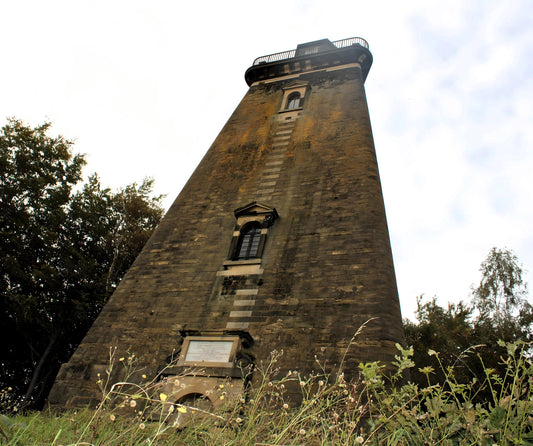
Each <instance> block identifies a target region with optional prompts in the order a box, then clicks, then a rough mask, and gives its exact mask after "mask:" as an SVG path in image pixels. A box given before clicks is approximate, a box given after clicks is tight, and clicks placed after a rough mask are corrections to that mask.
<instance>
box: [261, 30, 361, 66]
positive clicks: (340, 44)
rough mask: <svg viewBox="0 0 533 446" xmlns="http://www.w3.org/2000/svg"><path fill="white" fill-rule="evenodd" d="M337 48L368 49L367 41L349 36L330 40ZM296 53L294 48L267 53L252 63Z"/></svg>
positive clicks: (287, 56) (289, 57)
mask: <svg viewBox="0 0 533 446" xmlns="http://www.w3.org/2000/svg"><path fill="white" fill-rule="evenodd" d="M332 43H333V45H335V46H336V47H337V48H346V47H349V46H352V45H361V46H362V47H363V48H366V49H368V42H367V41H366V40H365V39H363V38H362V37H350V38H348V39H342V40H336V41H335V42H332ZM295 54H296V50H290V51H283V52H281V53H274V54H269V55H268V56H261V57H258V58H257V59H255V60H254V63H253V64H254V65H259V64H262V63H270V62H279V61H280V60H285V59H292V58H294V56H295Z"/></svg>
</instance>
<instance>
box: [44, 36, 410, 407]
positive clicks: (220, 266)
mask: <svg viewBox="0 0 533 446" xmlns="http://www.w3.org/2000/svg"><path fill="white" fill-rule="evenodd" d="M319 43H320V45H322V46H320V47H319V51H318V52H315V53H313V52H312V51H311V52H310V54H309V55H305V54H304V55H298V54H299V53H298V50H297V53H296V56H295V57H291V58H289V59H285V60H281V61H278V62H268V61H267V62H266V63H259V64H257V65H254V66H253V67H251V68H250V69H249V70H248V71H247V73H246V79H247V82H248V83H249V85H250V89H249V91H248V93H247V94H246V96H245V97H244V98H243V100H242V101H241V103H240V104H239V106H238V107H237V109H236V110H235V111H234V113H233V114H232V116H231V117H230V119H229V121H228V122H227V124H226V125H225V126H224V128H223V129H222V131H221V132H220V134H219V135H218V137H217V138H216V140H215V142H214V143H213V145H212V146H211V148H210V149H209V151H208V152H207V154H206V155H205V157H204V159H203V160H202V162H201V163H200V164H199V166H198V167H197V169H196V171H195V172H194V173H193V175H192V176H191V178H190V179H189V181H188V182H187V184H186V186H185V187H184V189H183V190H182V192H181V193H180V195H179V196H178V198H177V199H176V201H175V202H174V204H173V205H172V207H171V208H170V210H169V211H168V213H167V215H166V216H165V217H164V219H163V221H162V222H161V224H160V225H159V227H158V228H157V229H156V231H155V232H154V234H153V236H152V238H151V239H150V241H149V242H148V243H147V245H146V246H145V248H144V249H143V251H142V252H141V254H140V255H139V257H138V258H137V260H136V261H135V263H134V264H133V266H132V267H131V269H130V271H129V272H128V273H127V275H126V276H125V277H124V279H123V280H122V282H121V283H120V286H119V287H118V289H117V290H116V292H115V293H114V294H113V296H112V297H111V299H110V300H109V302H108V303H107V304H106V306H105V307H104V309H103V310H102V312H101V314H100V315H99V317H98V319H97V320H96V321H95V323H94V325H93V327H92V328H91V330H90V331H89V333H88V334H87V336H86V337H85V339H84V340H83V342H82V343H81V345H80V346H79V348H78V349H77V351H76V352H75V353H74V355H73V356H72V358H71V359H70V361H69V362H68V363H66V364H64V365H63V366H62V368H61V370H60V373H59V375H58V377H57V379H56V383H55V385H54V388H53V389H52V392H51V394H50V397H49V402H50V404H51V405H53V406H62V407H73V406H80V405H85V404H87V403H89V402H91V401H94V399H95V398H97V397H98V391H97V388H96V386H95V382H96V381H97V373H102V372H103V371H104V370H105V367H106V365H107V361H108V358H109V349H110V347H114V346H116V347H117V349H118V353H117V354H118V355H123V354H125V352H126V351H129V352H133V353H135V355H136V356H137V358H138V361H139V363H138V365H139V366H142V367H144V370H143V371H142V373H144V374H146V375H149V376H152V377H153V376H155V375H156V374H157V371H158V370H160V369H161V367H162V366H163V365H164V364H165V361H166V358H167V357H169V355H171V354H172V352H177V351H178V350H179V349H180V346H181V343H182V341H183V338H184V336H185V334H184V333H185V332H187V331H188V332H189V333H194V332H195V331H198V332H217V333H219V334H221V335H225V334H226V335H229V334H232V333H233V334H235V333H240V335H242V334H243V333H245V334H246V335H249V336H250V338H251V339H253V342H250V343H249V345H248V344H247V346H246V349H245V350H246V352H247V355H248V356H249V357H253V358H255V363H256V364H257V365H260V363H261V362H262V361H267V360H268V357H269V354H270V352H271V351H273V350H275V349H277V350H283V352H284V354H283V356H282V357H281V358H280V360H279V361H278V365H280V367H281V368H282V370H284V371H286V370H289V369H290V370H299V371H301V372H302V373H304V374H305V373H309V372H311V371H313V370H315V369H316V362H315V355H317V357H318V358H319V360H320V362H321V363H324V362H325V363H326V364H327V365H328V367H331V369H332V370H336V367H338V365H339V364H340V362H341V360H342V358H343V355H344V354H345V351H346V348H347V346H348V343H349V342H350V339H351V338H352V336H353V334H354V333H355V332H356V330H357V329H358V328H359V327H360V326H361V324H363V323H365V322H366V321H368V320H369V319H373V320H372V321H371V322H369V323H368V325H367V327H366V328H365V329H364V331H363V333H362V334H361V335H360V336H359V337H357V339H356V340H355V342H354V344H353V345H351V346H350V348H349V350H348V354H347V355H346V358H345V359H344V363H343V369H344V371H345V373H346V374H347V375H348V376H354V375H355V374H356V372H357V364H358V363H359V362H361V361H377V360H379V361H385V362H388V361H391V360H392V359H393V357H394V354H395V346H394V344H395V343H396V342H401V340H402V326H401V315H400V307H399V301H398V294H397V287H396V281H395V275H394V267H393V261H392V253H391V248H390V242H389V235H388V229H387V223H386V218H385V208H384V204H383V198H382V192H381V185H380V180H379V173H378V167H377V161H376V154H375V151H374V143H373V138H372V130H371V127H370V119H369V115H368V108H367V103H366V97H365V91H364V86H363V84H364V79H365V78H366V75H367V73H368V70H369V68H370V65H371V61H372V56H371V54H370V52H369V51H368V50H367V49H366V48H364V47H363V46H361V45H358V44H355V45H350V46H349V47H347V48H336V47H332V46H331V43H329V41H320V42H319ZM306 45H307V47H306V48H309V47H312V46H313V43H311V44H306ZM304 49H305V48H304ZM293 91H294V92H298V93H300V94H301V96H302V98H303V101H302V102H301V104H300V106H299V107H296V108H294V109H291V110H285V109H284V107H286V106H287V103H288V97H289V94H290V93H291V92H293ZM248 205H249V206H248ZM247 206H248V207H247ZM243 207H245V209H246V212H248V213H247V214H242V215H240V216H238V215H237V213H236V214H234V211H235V210H238V209H242V208H243ZM272 210H274V211H275V214H274V211H272ZM243 212H244V211H243ZM254 212H255V213H254ZM269 212H270V214H271V217H269V219H267V220H265V215H267V214H268V213H269ZM270 214H268V215H270ZM239 218H240V221H239V220H238V219H239ZM253 221H257V224H258V225H259V224H260V225H262V226H261V228H262V229H260V235H259V232H258V237H259V236H261V237H262V238H261V243H263V245H262V246H261V247H260V251H261V255H260V257H259V258H252V259H246V260H242V261H238V260H233V259H232V258H231V256H232V254H231V252H232V249H233V250H235V246H233V247H232V240H233V242H234V243H235V241H236V239H235V237H238V236H239V234H240V232H239V231H241V229H242V228H243V227H245V226H246V224H250V222H253ZM258 231H259V230H258ZM140 373H141V372H140Z"/></svg>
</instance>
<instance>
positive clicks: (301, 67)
mask: <svg viewBox="0 0 533 446" xmlns="http://www.w3.org/2000/svg"><path fill="white" fill-rule="evenodd" d="M353 63H355V64H359V65H360V66H361V70H362V73H363V81H364V80H366V77H367V75H368V71H369V70H370V67H371V66H372V54H371V53H370V51H369V48H368V42H367V41H366V40H365V39H363V38H361V37H351V38H349V39H343V40H336V41H334V42H331V41H330V40H329V39H322V40H316V41H314V42H309V43H303V44H300V45H298V46H297V47H296V49H295V50H289V51H283V52H280V53H275V54H269V55H267V56H261V57H258V58H257V59H255V60H254V63H253V65H252V66H251V67H250V68H248V70H246V73H245V75H244V78H245V80H246V83H247V84H248V85H252V84H253V83H254V82H258V81H265V80H268V79H273V78H277V77H282V76H289V75H294V74H298V73H303V72H311V71H315V70H324V69H332V68H333V67H339V66H346V65H349V64H353Z"/></svg>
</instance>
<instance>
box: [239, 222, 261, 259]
mask: <svg viewBox="0 0 533 446" xmlns="http://www.w3.org/2000/svg"><path fill="white" fill-rule="evenodd" d="M260 240H261V225H260V224H259V223H257V222H252V223H249V224H247V225H246V226H245V227H244V228H243V229H242V230H241V234H240V236H239V243H238V246H237V253H236V255H235V259H236V260H247V259H255V258H256V257H257V251H258V249H259V241H260Z"/></svg>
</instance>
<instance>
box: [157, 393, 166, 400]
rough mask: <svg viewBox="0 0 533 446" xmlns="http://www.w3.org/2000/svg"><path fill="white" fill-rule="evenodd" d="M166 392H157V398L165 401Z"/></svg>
mask: <svg viewBox="0 0 533 446" xmlns="http://www.w3.org/2000/svg"><path fill="white" fill-rule="evenodd" d="M167 398H168V397H167V394H166V393H160V394H159V399H160V400H161V401H163V402H165V401H166V400H167Z"/></svg>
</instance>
